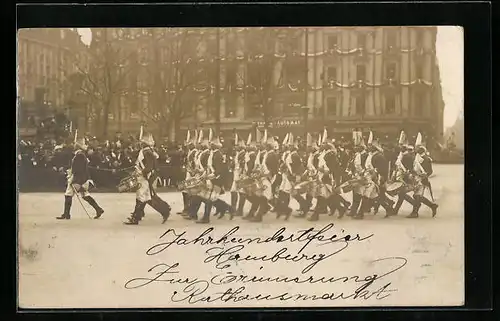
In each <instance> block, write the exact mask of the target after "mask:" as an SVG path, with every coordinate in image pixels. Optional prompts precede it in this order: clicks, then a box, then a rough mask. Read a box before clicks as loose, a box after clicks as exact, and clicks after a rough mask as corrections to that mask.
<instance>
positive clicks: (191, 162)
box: [177, 130, 198, 215]
mask: <svg viewBox="0 0 500 321" xmlns="http://www.w3.org/2000/svg"><path fill="white" fill-rule="evenodd" d="M197 136H198V134H197V131H195V136H194V139H193V140H191V135H190V132H189V130H188V132H187V137H186V145H187V148H188V153H187V155H186V158H185V164H186V178H185V179H186V180H188V179H191V178H193V177H194V175H195V173H194V170H195V157H196V153H197V151H198V150H197V149H196V147H195V143H196V139H197ZM189 198H190V195H189V193H188V192H187V191H182V202H183V205H184V209H183V210H182V212H179V213H177V214H183V215H187V214H188V210H189Z"/></svg>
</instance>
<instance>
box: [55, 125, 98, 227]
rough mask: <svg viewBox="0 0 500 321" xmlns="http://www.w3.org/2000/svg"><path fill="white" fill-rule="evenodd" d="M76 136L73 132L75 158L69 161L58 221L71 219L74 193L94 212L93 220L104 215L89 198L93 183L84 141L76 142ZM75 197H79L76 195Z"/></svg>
mask: <svg viewBox="0 0 500 321" xmlns="http://www.w3.org/2000/svg"><path fill="white" fill-rule="evenodd" d="M77 136H78V131H75V140H74V148H75V156H74V157H73V159H72V160H71V168H70V169H69V170H68V180H67V186H66V192H65V193H64V212H63V214H62V215H61V216H59V217H57V219H59V220H69V219H71V214H70V211H71V204H72V202H73V195H75V194H76V193H79V194H80V195H81V197H82V198H83V199H84V200H85V201H86V202H87V203H89V204H90V206H92V208H93V209H94V210H95V211H96V215H95V216H94V219H98V218H100V217H101V215H102V214H103V213H104V210H103V209H102V208H101V207H100V206H99V205H98V204H97V202H96V201H95V199H94V198H93V197H92V196H90V193H89V189H90V187H91V186H93V185H94V182H93V181H92V179H91V178H90V175H89V169H88V163H89V161H88V159H87V157H86V156H85V151H86V150H87V145H86V144H85V140H84V139H83V138H82V139H80V140H78V137H77ZM77 197H79V196H78V195H77Z"/></svg>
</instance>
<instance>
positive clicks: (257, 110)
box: [248, 103, 262, 118]
mask: <svg viewBox="0 0 500 321" xmlns="http://www.w3.org/2000/svg"><path fill="white" fill-rule="evenodd" d="M261 111H262V108H261V106H260V104H257V103H250V104H249V105H248V116H249V117H252V118H255V117H260V116H261Z"/></svg>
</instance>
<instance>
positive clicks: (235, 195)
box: [230, 133, 245, 216]
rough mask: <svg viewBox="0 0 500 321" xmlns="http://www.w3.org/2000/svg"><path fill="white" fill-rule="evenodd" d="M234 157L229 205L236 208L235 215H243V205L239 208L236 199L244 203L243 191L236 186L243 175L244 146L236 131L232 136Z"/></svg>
mask: <svg viewBox="0 0 500 321" xmlns="http://www.w3.org/2000/svg"><path fill="white" fill-rule="evenodd" d="M234 144H235V146H234V157H233V160H232V169H233V183H232V184H231V190H230V191H231V207H232V208H233V209H236V208H238V210H237V211H236V214H235V216H243V205H242V206H241V210H240V208H239V206H238V200H239V201H240V204H244V202H242V199H243V198H244V197H245V196H244V194H243V193H241V191H240V190H239V188H238V186H237V185H238V181H239V180H240V178H241V176H242V175H243V170H244V166H245V147H244V142H243V141H240V140H239V137H238V133H235V138H234Z"/></svg>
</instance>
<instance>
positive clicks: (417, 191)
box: [407, 133, 438, 218]
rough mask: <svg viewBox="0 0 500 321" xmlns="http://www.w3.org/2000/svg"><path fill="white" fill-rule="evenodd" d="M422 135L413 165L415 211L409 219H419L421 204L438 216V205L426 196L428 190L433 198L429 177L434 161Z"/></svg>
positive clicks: (419, 136)
mask: <svg viewBox="0 0 500 321" xmlns="http://www.w3.org/2000/svg"><path fill="white" fill-rule="evenodd" d="M421 141H422V135H421V134H420V133H418V136H417V142H416V143H415V146H416V148H417V153H416V154H415V159H414V163H413V175H414V180H415V183H414V190H413V199H414V200H415V203H414V205H413V211H412V212H411V214H410V215H409V216H407V217H408V218H417V217H418V210H419V209H420V206H421V204H422V203H423V204H425V205H427V206H428V207H429V208H430V209H431V210H432V217H435V216H436V214H437V208H438V204H436V203H434V202H431V201H430V200H429V199H428V198H426V197H425V196H424V192H425V189H426V188H428V189H429V191H430V193H431V196H432V187H431V184H430V182H429V176H430V175H432V172H433V169H432V159H431V158H430V157H429V155H428V154H427V149H426V148H425V147H424V146H423V145H422V143H421Z"/></svg>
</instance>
